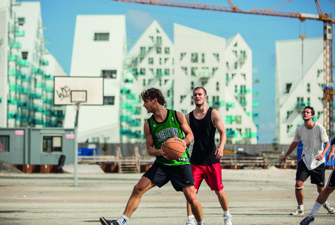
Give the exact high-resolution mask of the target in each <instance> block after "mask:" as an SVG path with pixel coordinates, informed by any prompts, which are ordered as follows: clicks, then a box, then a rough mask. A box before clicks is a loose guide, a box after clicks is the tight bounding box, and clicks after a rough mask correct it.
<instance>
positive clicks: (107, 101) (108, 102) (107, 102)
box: [104, 96, 115, 105]
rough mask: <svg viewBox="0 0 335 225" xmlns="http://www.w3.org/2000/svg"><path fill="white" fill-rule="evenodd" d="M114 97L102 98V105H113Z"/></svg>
mask: <svg viewBox="0 0 335 225" xmlns="http://www.w3.org/2000/svg"><path fill="white" fill-rule="evenodd" d="M114 104H115V96H104V105H114Z"/></svg>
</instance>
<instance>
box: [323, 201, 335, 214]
mask: <svg viewBox="0 0 335 225" xmlns="http://www.w3.org/2000/svg"><path fill="white" fill-rule="evenodd" d="M323 208H325V209H327V211H328V213H330V214H334V213H335V210H334V208H333V207H331V206H330V205H329V203H327V204H326V205H323Z"/></svg>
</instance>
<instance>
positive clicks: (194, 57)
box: [191, 52, 198, 63]
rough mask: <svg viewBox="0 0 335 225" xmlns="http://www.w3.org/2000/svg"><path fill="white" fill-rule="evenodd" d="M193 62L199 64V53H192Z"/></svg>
mask: <svg viewBox="0 0 335 225" xmlns="http://www.w3.org/2000/svg"><path fill="white" fill-rule="evenodd" d="M191 62H192V63H197V62H198V53H196V52H194V53H191Z"/></svg>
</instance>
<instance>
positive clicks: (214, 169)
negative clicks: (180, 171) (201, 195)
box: [192, 163, 223, 192]
mask: <svg viewBox="0 0 335 225" xmlns="http://www.w3.org/2000/svg"><path fill="white" fill-rule="evenodd" d="M192 173H193V178H194V188H195V189H196V190H197V192H198V190H199V187H200V184H201V182H202V180H203V179H205V181H206V183H207V184H208V186H209V187H210V188H211V190H212V191H221V190H222V189H223V184H222V173H221V164H220V163H215V164H212V165H205V166H203V165H192Z"/></svg>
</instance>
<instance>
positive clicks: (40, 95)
mask: <svg viewBox="0 0 335 225" xmlns="http://www.w3.org/2000/svg"><path fill="white" fill-rule="evenodd" d="M29 98H30V99H41V98H42V94H40V93H36V92H35V93H30V94H29Z"/></svg>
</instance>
